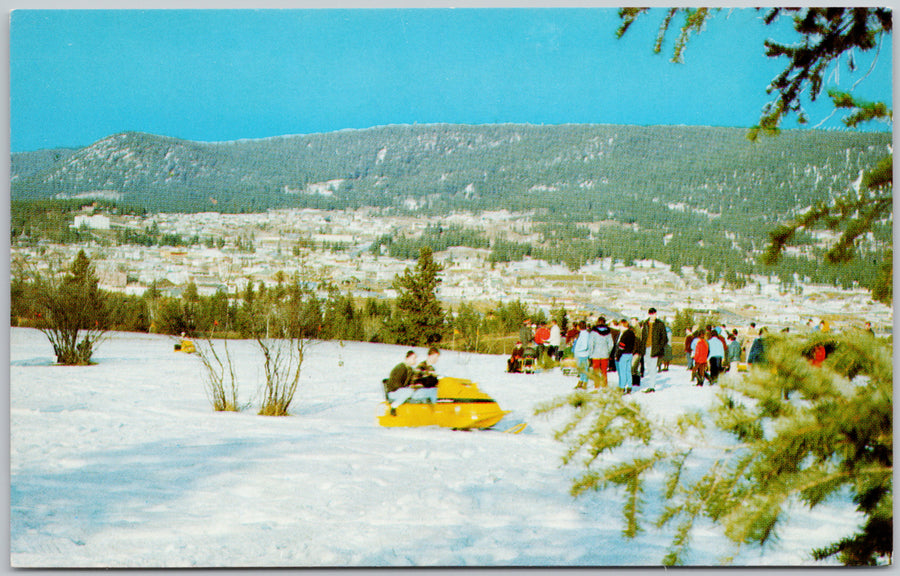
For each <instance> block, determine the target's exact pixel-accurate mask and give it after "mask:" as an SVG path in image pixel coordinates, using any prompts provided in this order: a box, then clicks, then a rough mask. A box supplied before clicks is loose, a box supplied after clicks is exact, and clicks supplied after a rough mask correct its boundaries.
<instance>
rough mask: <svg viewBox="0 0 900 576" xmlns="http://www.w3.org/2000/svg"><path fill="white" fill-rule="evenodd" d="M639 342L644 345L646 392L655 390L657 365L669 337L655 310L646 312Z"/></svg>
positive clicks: (664, 351)
mask: <svg viewBox="0 0 900 576" xmlns="http://www.w3.org/2000/svg"><path fill="white" fill-rule="evenodd" d="M641 341H642V342H643V344H644V350H645V352H644V369H645V374H646V376H647V388H646V390H647V391H648V392H653V391H654V390H656V381H657V374H658V372H659V370H658V369H657V364H658V363H659V359H660V358H662V357H663V356H664V355H665V353H666V344H668V343H669V335H668V333H667V332H666V325H665V323H664V322H663V321H662V320H660V319H658V318H657V317H656V308H650V310H648V311H647V319H646V320H645V321H644V322H643V323H642V324H641Z"/></svg>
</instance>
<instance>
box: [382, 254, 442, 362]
mask: <svg viewBox="0 0 900 576" xmlns="http://www.w3.org/2000/svg"><path fill="white" fill-rule="evenodd" d="M442 270H443V267H442V266H441V265H439V264H437V263H436V262H435V261H434V259H433V257H432V253H431V248H428V247H427V246H426V247H423V248H421V250H420V251H419V259H418V261H417V262H416V266H415V269H414V270H410V269H409V268H407V269H406V270H405V271H404V272H403V274H398V275H397V276H396V277H395V278H394V282H393V287H394V289H395V290H397V293H398V295H397V301H396V310H397V313H396V314H395V315H394V317H393V318H392V319H391V328H392V330H393V332H394V338H395V341H396V342H397V343H398V344H406V345H409V346H422V345H427V344H434V343H437V342H440V341H441V340H442V339H443V336H444V329H445V324H446V319H445V315H444V309H443V308H442V307H441V303H440V302H438V299H437V287H438V285H439V284H440V283H441V279H440V277H439V274H440V273H441V271H442Z"/></svg>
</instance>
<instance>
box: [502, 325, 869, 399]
mask: <svg viewBox="0 0 900 576" xmlns="http://www.w3.org/2000/svg"><path fill="white" fill-rule="evenodd" d="M807 327H808V329H809V330H815V331H823V332H827V331H829V330H830V326H829V323H828V322H827V321H826V320H822V321H820V322H819V323H818V324H816V323H815V322H813V321H812V320H810V321H809V322H808V323H807ZM865 330H866V331H867V332H869V333H871V334H873V335H874V331H873V330H872V325H871V323H869V322H866V324H865ZM782 331H783V332H787V331H788V329H786V328H785V329H783V330H782ZM767 334H768V331H767V329H766V328H765V327H759V328H757V326H756V323H755V322H751V323H750V324H749V326H747V327H745V328H742V329H740V330H739V329H738V328H731V329H729V328H728V327H726V325H724V324H722V325H715V326H714V325H707V326H704V327H699V328H688V329H686V330H685V334H684V353H685V358H686V361H687V367H688V369H689V370H690V371H691V381H692V382H693V383H694V384H695V385H696V386H703V385H705V384H708V385H712V384H715V383H716V382H717V381H718V379H719V377H720V376H721V375H722V373H724V372H727V371H729V370H732V369H745V368H746V366H748V365H750V364H758V363H761V362H763V361H764V360H765V338H766V335H767ZM565 351H569V352H570V353H571V355H572V357H573V360H574V369H575V371H577V374H578V383H577V384H576V386H575V387H576V388H578V389H587V388H588V387H589V385H590V382H591V381H592V380H593V382H594V387H595V388H600V387H606V386H608V385H609V374H610V373H612V372H615V373H616V375H617V385H618V387H619V389H620V390H621V391H622V392H623V393H624V394H630V393H631V392H632V391H633V390H634V388H635V387H637V386H641V387H642V388H643V390H644V391H645V392H653V391H655V390H656V389H657V387H661V386H664V385H665V384H666V375H665V373H666V372H667V371H668V370H669V366H670V364H671V362H672V329H671V328H670V327H669V326H667V325H666V324H665V322H663V321H662V320H661V319H659V318H658V317H657V311H656V309H654V308H650V309H649V310H648V311H647V317H646V318H645V319H644V320H638V319H637V318H634V317H633V318H622V319H618V320H612V321H611V322H609V323H607V319H606V318H605V317H603V316H600V317H598V318H596V319H595V320H594V321H593V322H590V321H588V320H582V321H578V322H575V323H573V325H572V327H571V328H570V329H569V330H568V331H567V332H566V333H565V334H561V332H560V329H559V326H558V324H557V322H556V321H555V320H553V321H551V323H550V324H548V325H546V326H534V325H532V323H531V321H530V320H525V322H524V324H523V326H522V328H521V330H520V331H519V341H518V342H517V343H516V346H515V348H514V350H513V354H512V356H511V357H510V359H509V364H508V371H510V372H518V371H521V367H522V365H523V362H527V359H528V358H529V357H530V358H534V357H538V356H540V355H541V354H543V353H545V354H548V356H549V357H550V358H552V359H554V360H557V361H558V360H560V359H561V358H562V356H563V354H564V352H565ZM827 352H828V351H827V350H826V349H825V348H824V347H821V346H820V347H817V348H816V349H815V350H814V351H813V357H812V358H811V360H812V362H813V363H814V364H821V363H822V362H823V361H824V359H825V356H826V355H827ZM736 367H737V368H736Z"/></svg>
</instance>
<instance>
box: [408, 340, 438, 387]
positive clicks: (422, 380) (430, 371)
mask: <svg viewBox="0 0 900 576" xmlns="http://www.w3.org/2000/svg"><path fill="white" fill-rule="evenodd" d="M440 357H441V351H440V350H438V349H437V348H429V349H428V356H427V357H426V358H425V360H422V362H421V363H420V364H419V365H418V366H416V373H415V376H414V377H413V383H414V384H421V385H422V387H423V388H434V387H435V386H437V385H438V377H437V372H435V370H434V365H435V364H436V363H437V361H438V359H439V358H440Z"/></svg>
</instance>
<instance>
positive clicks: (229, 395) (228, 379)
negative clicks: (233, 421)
mask: <svg viewBox="0 0 900 576" xmlns="http://www.w3.org/2000/svg"><path fill="white" fill-rule="evenodd" d="M196 349H197V356H198V357H199V358H200V363H201V365H202V366H203V376H204V379H203V382H204V384H205V387H206V397H207V398H209V401H210V403H211V404H212V406H213V410H215V411H217V412H240V411H241V408H242V407H241V405H240V404H238V383H237V377H236V376H235V372H234V361H233V359H232V357H231V352H230V351H229V350H228V341H227V340H223V341H222V352H221V354H220V353H219V350H217V345H216V344H213V341H212V339H210V338H207V339H206V340H204V341H203V342H202V343H201V344H199V345H198V346H197V347H196Z"/></svg>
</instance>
